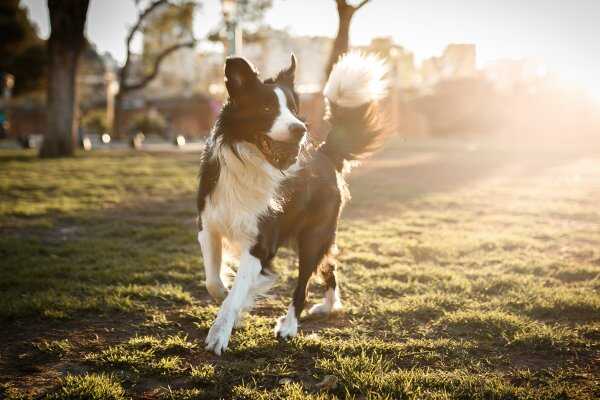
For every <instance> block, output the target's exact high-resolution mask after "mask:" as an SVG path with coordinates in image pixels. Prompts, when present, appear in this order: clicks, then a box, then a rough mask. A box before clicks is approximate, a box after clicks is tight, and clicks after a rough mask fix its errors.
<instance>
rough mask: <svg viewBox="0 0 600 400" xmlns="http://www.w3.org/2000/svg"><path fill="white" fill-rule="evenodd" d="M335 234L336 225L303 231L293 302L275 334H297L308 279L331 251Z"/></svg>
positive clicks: (286, 335)
mask: <svg viewBox="0 0 600 400" xmlns="http://www.w3.org/2000/svg"><path fill="white" fill-rule="evenodd" d="M334 235H335V225H333V226H332V227H327V228H326V229H323V228H317V229H309V230H306V231H305V232H303V233H301V234H300V236H299V238H298V259H299V268H300V273H299V276H298V283H297V284H296V289H295V291H294V297H293V300H292V303H291V304H290V306H289V307H288V312H287V314H286V315H285V316H284V317H281V318H280V319H279V320H278V321H277V325H276V326H275V335H276V336H278V337H282V338H286V337H291V336H296V335H297V333H298V321H299V320H300V314H302V310H303V309H304V305H305V303H306V293H307V289H308V281H309V280H310V277H311V276H312V274H313V273H314V272H315V271H316V270H317V268H318V267H319V265H320V264H321V262H322V261H323V258H324V257H325V255H326V254H327V252H328V251H329V248H330V247H331V244H332V242H333V238H334Z"/></svg>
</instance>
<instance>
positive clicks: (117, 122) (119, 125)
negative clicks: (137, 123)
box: [111, 90, 124, 139]
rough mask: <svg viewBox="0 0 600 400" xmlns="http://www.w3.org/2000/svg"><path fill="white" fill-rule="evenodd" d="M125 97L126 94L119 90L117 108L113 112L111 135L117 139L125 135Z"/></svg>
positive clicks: (116, 101)
mask: <svg viewBox="0 0 600 400" xmlns="http://www.w3.org/2000/svg"><path fill="white" fill-rule="evenodd" d="M123 97H124V94H123V92H121V90H119V92H118V93H117V94H116V95H115V109H114V112H113V120H112V126H111V131H112V132H111V135H112V136H113V137H114V138H115V139H120V138H122V137H123V136H124V132H123V129H124V128H123Z"/></svg>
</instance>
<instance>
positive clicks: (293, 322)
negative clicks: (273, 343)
mask: <svg viewBox="0 0 600 400" xmlns="http://www.w3.org/2000/svg"><path fill="white" fill-rule="evenodd" d="M274 331H275V336H276V337H278V338H282V339H286V338H289V337H294V336H296V335H297V334H298V320H297V319H296V316H294V315H293V314H292V315H290V314H288V315H286V316H284V317H281V318H279V319H278V320H277V324H276V325H275V330H274Z"/></svg>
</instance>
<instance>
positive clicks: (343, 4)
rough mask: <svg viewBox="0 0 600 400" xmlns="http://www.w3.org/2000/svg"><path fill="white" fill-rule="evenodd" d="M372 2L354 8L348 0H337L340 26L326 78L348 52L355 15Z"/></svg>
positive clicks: (361, 3)
mask: <svg viewBox="0 0 600 400" xmlns="http://www.w3.org/2000/svg"><path fill="white" fill-rule="evenodd" d="M369 1H370V0H362V1H361V2H360V3H358V4H357V5H355V6H353V5H351V4H348V2H347V0H336V1H335V2H336V4H337V10H338V17H339V25H338V31H337V35H336V37H335V41H334V42H333V48H332V49H331V55H330V56H329V62H328V63H327V69H326V70H325V72H326V73H325V76H328V75H329V73H330V72H331V68H333V65H334V64H335V63H336V61H337V60H338V58H340V56H341V55H342V54H344V53H345V52H347V51H348V45H349V40H350V23H351V22H352V17H353V16H354V13H355V12H357V11H358V10H360V9H361V8H362V7H364V6H365V4H367V3H368V2H369Z"/></svg>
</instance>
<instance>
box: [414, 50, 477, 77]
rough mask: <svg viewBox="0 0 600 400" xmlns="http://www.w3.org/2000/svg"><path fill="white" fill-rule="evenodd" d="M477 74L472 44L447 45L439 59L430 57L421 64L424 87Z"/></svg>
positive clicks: (475, 53) (474, 51) (475, 57)
mask: <svg viewBox="0 0 600 400" xmlns="http://www.w3.org/2000/svg"><path fill="white" fill-rule="evenodd" d="M476 72H477V51H476V47H475V45H474V44H449V45H448V46H447V47H446V49H445V50H444V53H443V54H442V55H441V56H440V57H431V58H428V59H426V60H424V61H423V63H422V64H421V79H422V82H423V84H424V85H426V86H431V85H435V84H436V83H438V82H439V81H444V80H450V79H459V78H468V77H472V76H474V75H475V74H476Z"/></svg>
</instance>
